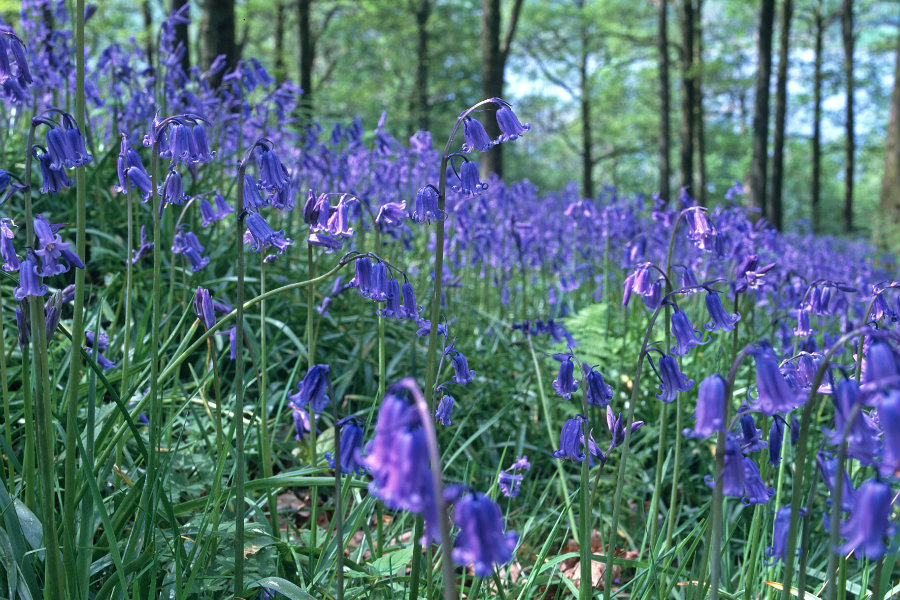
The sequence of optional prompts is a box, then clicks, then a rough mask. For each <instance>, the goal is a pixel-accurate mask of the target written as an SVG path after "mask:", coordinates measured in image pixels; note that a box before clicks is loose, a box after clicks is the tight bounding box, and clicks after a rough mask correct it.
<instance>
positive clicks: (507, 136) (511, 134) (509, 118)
mask: <svg viewBox="0 0 900 600" xmlns="http://www.w3.org/2000/svg"><path fill="white" fill-rule="evenodd" d="M492 100H493V101H494V104H496V105H497V106H498V108H497V113H496V115H495V116H496V118H497V126H498V127H499V128H500V135H499V137H497V142H510V141H512V140H515V139H516V138H518V137H519V136H520V135H522V134H523V133H525V132H526V131H528V130H529V129H531V124H530V123H525V124H524V125H523V124H522V123H520V122H519V118H518V117H517V116H516V113H514V112H513V110H512V106H510V104H509V102H507V101H506V100H502V99H501V98H493V99H492Z"/></svg>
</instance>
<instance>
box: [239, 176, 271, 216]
mask: <svg viewBox="0 0 900 600" xmlns="http://www.w3.org/2000/svg"><path fill="white" fill-rule="evenodd" d="M243 192H244V198H243V199H244V210H250V209H251V208H252V209H255V210H259V209H260V208H262V207H264V206H268V202H266V200H265V198H263V197H262V194H260V193H259V186H258V185H257V184H256V180H255V179H253V177H252V176H251V175H250V174H249V173H244V183H243Z"/></svg>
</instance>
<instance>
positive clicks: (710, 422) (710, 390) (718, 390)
mask: <svg viewBox="0 0 900 600" xmlns="http://www.w3.org/2000/svg"><path fill="white" fill-rule="evenodd" d="M725 402H726V399H725V380H724V379H723V378H722V376H721V375H719V374H718V373H713V374H712V375H709V376H707V377H706V378H704V379H703V381H701V382H700V390H699V392H698V394H697V408H696V410H695V411H694V429H693V430H690V429H685V430H684V435H685V437H690V438H705V437H708V436H710V435H712V434H713V433H716V432H718V431H725V422H724V411H725Z"/></svg>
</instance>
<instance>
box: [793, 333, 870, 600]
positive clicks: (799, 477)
mask: <svg viewBox="0 0 900 600" xmlns="http://www.w3.org/2000/svg"><path fill="white" fill-rule="evenodd" d="M872 333H873V330H871V329H870V328H868V327H862V328H859V329H855V330H853V331H851V332H849V333H847V334H844V335H843V336H841V337H840V339H838V340H837V342H835V343H834V344H833V345H832V346H831V348H829V349H828V351H827V352H826V353H825V355H824V356H823V357H822V362H821V363H820V364H819V368H818V370H817V371H816V376H815V377H814V378H813V381H812V387H811V388H810V390H809V397H808V398H807V400H806V404H805V405H804V406H803V415H802V417H801V418H800V436H799V438H798V440H797V456H796V460H795V461H794V464H795V465H796V471H795V474H794V483H793V486H792V497H791V509H792V510H791V522H790V527H789V528H788V542H787V548H786V550H785V558H784V578H783V580H782V584H783V590H782V596H781V597H782V600H790V598H791V581H792V580H793V575H794V558H795V555H796V552H797V533H798V531H797V525H798V520H799V518H800V511H799V510H798V507H799V506H800V499H801V493H802V487H803V476H804V474H805V472H806V462H807V449H806V447H807V440H808V438H809V423H810V421H811V419H812V411H813V400H814V399H815V397H816V394H817V393H818V389H819V385H820V384H821V383H822V378H823V377H824V376H825V370H826V369H827V368H828V366H829V365H830V364H831V358H832V356H834V354H835V352H836V351H837V350H839V349H840V348H841V347H843V345H844V344H845V343H847V342H848V341H849V340H851V339H853V338H854V337H856V336H858V335H865V334H869V335H871V334H872ZM858 359H859V360H860V361H862V356H859V357H858ZM838 476H839V477H840V476H841V475H840V474H839V475H838ZM839 509H840V507H839V506H833V507H832V510H834V511H838V510H839ZM826 575H827V574H826Z"/></svg>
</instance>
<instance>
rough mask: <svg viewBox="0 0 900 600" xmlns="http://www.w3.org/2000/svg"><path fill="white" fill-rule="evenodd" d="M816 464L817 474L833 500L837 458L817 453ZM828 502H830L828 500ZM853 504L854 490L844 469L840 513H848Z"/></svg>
mask: <svg viewBox="0 0 900 600" xmlns="http://www.w3.org/2000/svg"><path fill="white" fill-rule="evenodd" d="M816 462H817V463H818V465H819V473H820V474H821V475H822V481H824V482H825V487H827V488H828V493H829V495H830V496H831V497H832V498H833V497H834V491H835V489H836V488H835V485H836V484H837V478H838V473H837V466H838V460H837V457H836V456H833V455H832V454H831V453H827V452H825V451H819V452H817V453H816ZM829 502H831V500H830V499H829ZM855 503H856V489H855V488H854V487H853V483H852V482H851V481H850V475H849V474H848V473H847V469H846V468H845V469H844V471H843V473H842V477H841V511H843V512H849V511H851V510H853V505H854V504H855Z"/></svg>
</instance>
